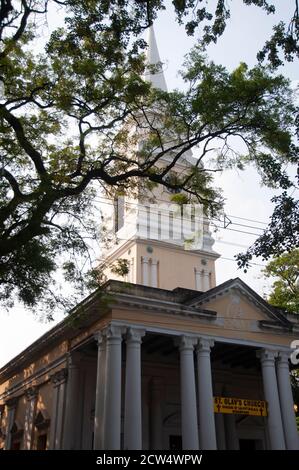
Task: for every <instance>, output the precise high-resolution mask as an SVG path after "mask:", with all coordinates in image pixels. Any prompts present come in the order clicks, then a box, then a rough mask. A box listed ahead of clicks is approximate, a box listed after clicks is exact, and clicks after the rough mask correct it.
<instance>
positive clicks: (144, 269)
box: [141, 256, 148, 286]
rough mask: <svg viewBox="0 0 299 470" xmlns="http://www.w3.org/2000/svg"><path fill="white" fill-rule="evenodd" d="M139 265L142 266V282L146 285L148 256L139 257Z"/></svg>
mask: <svg viewBox="0 0 299 470" xmlns="http://www.w3.org/2000/svg"><path fill="white" fill-rule="evenodd" d="M141 267H142V284H143V285H144V286H148V257H147V256H142V257H141Z"/></svg>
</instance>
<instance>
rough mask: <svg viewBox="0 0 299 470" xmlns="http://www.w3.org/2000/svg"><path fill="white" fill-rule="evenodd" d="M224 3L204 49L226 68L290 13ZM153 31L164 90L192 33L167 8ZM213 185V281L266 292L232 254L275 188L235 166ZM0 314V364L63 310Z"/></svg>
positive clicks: (260, 220) (284, 8)
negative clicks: (222, 219)
mask: <svg viewBox="0 0 299 470" xmlns="http://www.w3.org/2000/svg"><path fill="white" fill-rule="evenodd" d="M229 3H231V4H232V7H233V8H232V16H231V19H230V20H229V22H228V26H227V30H226V32H225V33H224V36H223V37H222V39H221V40H220V42H219V43H218V44H217V45H213V46H211V47H210V48H209V49H208V55H209V57H210V58H211V59H212V60H214V62H216V63H220V64H222V65H224V66H226V67H227V68H228V69H229V70H233V69H234V68H235V67H237V66H238V64H239V63H240V62H241V61H242V62H246V63H247V64H248V65H249V66H253V65H254V64H255V63H256V52H257V51H258V50H259V49H261V48H262V46H263V44H264V42H265V40H266V38H267V37H269V35H270V32H271V28H272V25H273V24H275V23H277V22H278V21H279V20H280V19H284V18H285V19H287V18H289V17H290V15H291V13H292V7H293V3H294V2H293V0H283V1H281V0H277V1H273V3H274V4H275V5H276V7H277V15H276V16H275V17H274V16H273V15H269V16H267V15H266V13H264V12H262V11H261V10H260V9H259V8H257V7H253V6H250V7H246V6H245V5H243V4H242V2H240V0H232V1H231V2H229ZM57 18H59V17H58V16H57V15H56V14H55V13H53V14H50V15H49V16H48V24H49V27H51V28H52V27H53V25H54V24H56V23H57V21H58V20H57ZM57 25H58V24H57ZM155 33H156V39H157V43H158V48H159V53H160V57H161V61H162V62H163V63H164V74H165V78H166V82H167V86H168V89H169V90H172V89H174V88H181V87H182V86H183V84H182V80H181V78H180V76H179V75H178V71H179V69H180V68H181V66H182V63H183V61H184V56H185V54H186V53H187V52H188V50H189V49H190V47H191V46H192V44H193V43H194V40H195V39H196V38H188V37H187V36H186V34H185V32H184V28H183V27H181V26H179V25H178V24H176V23H175V22H174V16H173V14H172V13H171V12H170V11H169V10H167V11H165V12H162V13H161V14H160V15H159V17H158V19H157V21H156V23H155ZM282 72H283V73H284V74H285V75H286V76H288V77H289V78H290V79H291V80H292V81H293V83H294V84H295V83H296V82H298V81H299V68H298V63H291V64H287V65H286V66H285V67H284V69H283V70H282ZM215 184H216V186H217V187H221V189H222V191H223V195H224V197H225V201H226V202H225V213H226V214H227V216H228V217H229V218H230V220H232V222H233V224H231V225H230V226H229V227H228V228H227V229H219V230H218V231H217V232H216V233H213V237H214V239H215V240H216V241H215V245H214V250H215V251H217V252H218V253H219V254H221V257H220V258H219V260H218V261H217V262H216V278H217V284H220V283H222V282H224V281H226V280H227V279H230V278H234V277H237V276H238V277H240V278H241V279H243V280H244V281H245V282H246V283H247V284H248V285H249V286H250V287H252V288H253V289H254V290H256V292H258V293H259V294H260V295H266V294H267V292H269V289H270V286H271V282H270V281H269V280H267V281H266V280H265V279H263V276H262V274H261V269H262V267H263V263H262V261H261V260H260V259H257V260H254V262H255V263H256V264H255V265H254V266H252V267H251V269H250V270H249V271H248V272H247V273H246V274H245V273H243V272H242V271H240V270H238V269H237V266H236V263H235V261H234V260H233V258H234V255H235V254H237V253H238V252H240V251H243V250H244V251H245V250H246V248H247V247H248V246H250V244H251V243H253V241H254V240H255V238H256V234H260V233H261V231H262V229H263V227H265V226H266V225H265V224H266V223H267V221H268V219H269V216H270V215H271V213H272V209H273V206H272V205H271V203H270V199H271V197H272V196H273V195H274V193H273V191H270V190H269V189H267V188H264V187H261V185H260V183H259V177H258V175H257V173H256V171H255V170H254V169H253V168H249V169H247V170H246V171H244V172H237V171H236V170H234V171H227V172H225V173H223V174H221V175H217V176H216V178H215ZM237 224H239V225H237ZM217 225H220V223H217ZM241 232H243V233H241ZM245 232H247V233H245ZM248 232H251V234H249V233H248ZM0 316H1V317H0V322H1V330H0V331H1V336H0V338H1V339H0V367H1V366H3V365H4V364H5V363H6V362H7V361H9V360H10V359H12V358H13V357H14V356H16V355H17V354H19V353H20V352H21V351H22V350H23V349H24V348H26V347H27V346H29V345H30V344H31V343H32V342H33V341H34V340H36V339H37V338H38V337H39V336H41V335H42V334H43V333H45V332H46V331H47V330H49V329H50V328H52V327H53V326H54V325H55V324H56V323H57V322H58V321H60V320H61V319H62V318H63V315H62V314H58V315H56V318H55V321H54V322H51V323H43V322H41V321H39V319H38V318H37V317H36V316H35V315H34V314H33V313H32V312H27V311H26V310H25V309H24V308H23V307H22V306H21V305H17V306H16V307H14V308H13V309H11V310H10V311H9V312H6V311H5V310H1V312H0Z"/></svg>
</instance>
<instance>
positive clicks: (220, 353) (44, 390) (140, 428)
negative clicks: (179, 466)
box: [0, 279, 299, 450]
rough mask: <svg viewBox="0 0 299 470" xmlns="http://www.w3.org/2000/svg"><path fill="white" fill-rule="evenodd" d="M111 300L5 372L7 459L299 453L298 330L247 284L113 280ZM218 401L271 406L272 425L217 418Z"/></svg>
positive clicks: (94, 301) (89, 307)
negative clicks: (10, 452)
mask: <svg viewBox="0 0 299 470" xmlns="http://www.w3.org/2000/svg"><path fill="white" fill-rule="evenodd" d="M105 292H106V294H105V297H103V295H102V293H100V292H99V293H95V294H93V295H92V296H91V297H90V298H88V299H86V300H85V302H83V304H82V305H80V306H78V309H77V310H76V311H74V312H73V313H72V314H71V315H70V317H69V318H68V319H66V320H64V321H63V322H62V323H60V324H59V325H57V326H55V327H54V328H53V329H52V330H51V331H50V332H49V333H47V334H45V335H44V336H43V337H41V338H40V339H39V340H38V341H36V342H35V343H33V344H32V345H31V346H30V347H29V348H27V350H25V351H24V352H23V353H22V354H20V355H19V356H17V357H16V358H15V359H13V360H12V361H10V362H9V363H8V364H7V365H6V366H5V367H3V368H2V369H1V371H0V383H1V385H0V400H1V401H0V403H1V405H0V410H1V425H0V429H1V432H0V436H1V437H0V447H1V448H4V449H19V448H21V449H93V448H94V449H157V450H158V449H239V448H241V449H243V448H246V449H297V448H298V433H297V429H296V423H295V415H294V407H293V399H292V392H291V385H290V379H289V356H290V343H291V342H292V341H293V340H294V338H296V337H297V338H298V332H299V323H298V321H297V322H295V321H294V320H293V318H292V319H287V318H286V317H284V316H281V314H279V313H278V312H277V311H276V310H275V309H273V308H271V307H270V306H269V305H268V304H267V303H266V302H265V301H264V300H263V299H262V298H260V297H259V296H258V295H257V294H256V293H255V292H254V291H252V290H251V289H250V288H249V287H248V286H247V285H246V284H244V283H243V282H242V281H241V280H239V279H234V280H230V281H227V282H225V283H224V284H222V285H220V286H217V287H215V288H212V289H210V290H208V291H207V292H199V291H195V290H191V289H183V288H177V289H174V290H164V289H158V288H152V287H145V286H141V285H133V284H128V283H123V282H119V281H109V282H108V283H107V284H106V286H105ZM82 312H84V313H83V314H82ZM79 314H80V317H81V320H80V322H79V323H78V320H76V317H77V316H78V315H79ZM215 396H218V397H225V398H226V399H227V402H228V403H234V402H235V400H236V399H243V400H248V403H250V405H252V406H257V407H258V406H260V403H262V402H263V401H264V400H266V402H267V415H266V416H262V413H261V416H251V414H250V413H248V412H244V413H243V412H242V411H241V413H237V414H235V413H222V412H220V413H218V412H217V410H216V409H215V407H214V405H213V397H215Z"/></svg>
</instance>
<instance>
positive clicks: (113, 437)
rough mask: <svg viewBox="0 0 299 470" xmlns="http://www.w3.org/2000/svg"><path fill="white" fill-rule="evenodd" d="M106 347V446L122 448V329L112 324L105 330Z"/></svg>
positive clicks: (108, 447)
mask: <svg viewBox="0 0 299 470" xmlns="http://www.w3.org/2000/svg"><path fill="white" fill-rule="evenodd" d="M105 335H106V341H107V349H106V354H107V358H106V367H107V369H106V390H105V411H104V448H105V449H107V450H119V449H120V426H121V342H122V329H121V327H119V326H114V325H110V326H108V328H107V329H106V330H105Z"/></svg>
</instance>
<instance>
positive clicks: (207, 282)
mask: <svg viewBox="0 0 299 470" xmlns="http://www.w3.org/2000/svg"><path fill="white" fill-rule="evenodd" d="M209 289H210V273H209V271H207V270H206V269H205V270H204V271H203V291H204V292H206V291H208V290H209Z"/></svg>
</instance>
